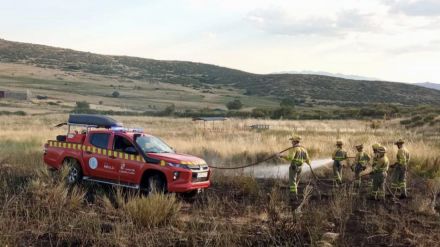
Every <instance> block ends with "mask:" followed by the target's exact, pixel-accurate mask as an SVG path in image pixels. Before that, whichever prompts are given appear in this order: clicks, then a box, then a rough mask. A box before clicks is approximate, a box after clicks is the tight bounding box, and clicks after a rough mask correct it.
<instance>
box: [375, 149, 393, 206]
mask: <svg viewBox="0 0 440 247" xmlns="http://www.w3.org/2000/svg"><path fill="white" fill-rule="evenodd" d="M386 152H387V150H386V148H385V147H383V146H379V147H377V148H376V149H375V157H374V159H373V164H372V167H373V171H372V172H371V175H372V188H371V197H372V199H375V200H377V199H385V180H386V178H387V171H388V167H389V165H390V162H389V160H388V157H387V156H386Z"/></svg>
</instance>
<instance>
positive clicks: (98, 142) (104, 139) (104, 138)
mask: <svg viewBox="0 0 440 247" xmlns="http://www.w3.org/2000/svg"><path fill="white" fill-rule="evenodd" d="M109 138H110V134H106V133H94V134H92V135H91V136H90V144H92V145H93V146H95V147H98V148H104V149H107V147H108V140H109Z"/></svg>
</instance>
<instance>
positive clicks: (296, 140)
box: [289, 135, 301, 142]
mask: <svg viewBox="0 0 440 247" xmlns="http://www.w3.org/2000/svg"><path fill="white" fill-rule="evenodd" d="M289 140H291V141H295V142H299V141H301V137H300V136H297V135H292V136H291V137H290V139H289Z"/></svg>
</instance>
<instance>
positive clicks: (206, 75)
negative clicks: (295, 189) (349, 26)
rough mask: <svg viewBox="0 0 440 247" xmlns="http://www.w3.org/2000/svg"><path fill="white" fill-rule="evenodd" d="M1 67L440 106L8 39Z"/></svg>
mask: <svg viewBox="0 0 440 247" xmlns="http://www.w3.org/2000/svg"><path fill="white" fill-rule="evenodd" d="M0 62H2V63H14V64H25V65H31V66H38V67H42V68H49V69H57V70H62V71H68V72H82V73H90V74H96V75H105V76H113V77H119V78H121V79H129V80H138V81H148V82H166V83H172V84H178V85H182V86H185V87H192V88H196V89H197V88H206V89H210V88H213V87H216V88H223V87H229V88H232V89H235V90H239V92H240V93H241V94H245V95H248V96H258V97H261V96H263V97H272V98H277V99H282V98H286V97H293V98H295V99H300V100H305V101H307V102H312V103H314V104H353V105H355V104H365V103H400V104H405V105H418V104H435V105H439V104H440V91H439V92H437V91H434V90H430V89H426V88H423V87H418V86H414V85H408V84H403V83H392V82H384V81H359V80H348V79H342V78H337V77H329V76H321V75H305V74H269V75H260V74H252V73H247V72H243V71H239V70H234V69H229V68H224V67H219V66H214V65H209V64H202V63H193V62H181V61H161V60H153V59H145V58H137V57H127V56H110V55H98V54H93V53H89V52H80V51H74V50H70V49H62V48H55V47H49V46H43V45H34V44H27V43H19V42H11V41H6V40H0Z"/></svg>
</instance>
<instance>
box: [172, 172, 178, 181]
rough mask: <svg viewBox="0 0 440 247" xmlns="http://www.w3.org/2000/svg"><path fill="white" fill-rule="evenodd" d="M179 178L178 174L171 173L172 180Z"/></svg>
mask: <svg viewBox="0 0 440 247" xmlns="http://www.w3.org/2000/svg"><path fill="white" fill-rule="evenodd" d="M178 178H179V172H173V180H177V179H178Z"/></svg>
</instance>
